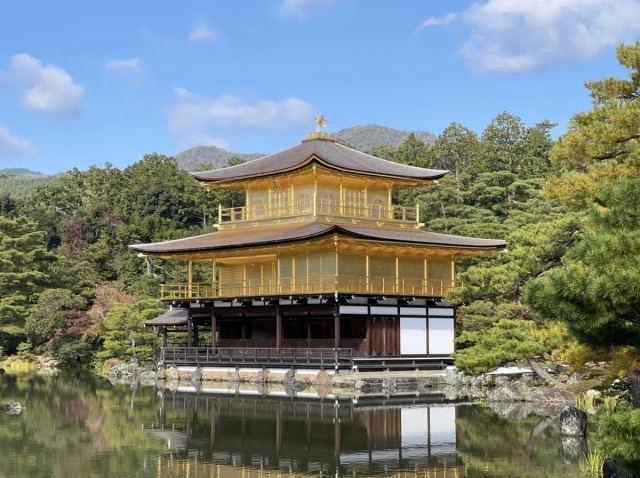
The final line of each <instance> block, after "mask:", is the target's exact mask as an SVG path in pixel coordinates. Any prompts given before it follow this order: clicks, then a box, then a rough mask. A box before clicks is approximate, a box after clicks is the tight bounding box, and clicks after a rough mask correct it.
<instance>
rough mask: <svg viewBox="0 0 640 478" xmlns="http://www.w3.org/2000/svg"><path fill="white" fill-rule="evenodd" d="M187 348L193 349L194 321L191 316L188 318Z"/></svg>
mask: <svg viewBox="0 0 640 478" xmlns="http://www.w3.org/2000/svg"><path fill="white" fill-rule="evenodd" d="M187 347H193V319H192V318H191V314H189V316H188V318H187Z"/></svg>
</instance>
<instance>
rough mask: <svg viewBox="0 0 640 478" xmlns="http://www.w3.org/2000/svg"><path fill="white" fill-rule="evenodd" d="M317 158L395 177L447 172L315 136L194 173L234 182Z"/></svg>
mask: <svg viewBox="0 0 640 478" xmlns="http://www.w3.org/2000/svg"><path fill="white" fill-rule="evenodd" d="M314 160H315V161H317V162H318V163H320V164H322V165H324V166H326V167H328V168H330V169H335V170H340V171H345V172H350V173H357V174H364V175H368V176H380V177H384V178H392V179H403V180H407V179H408V180H417V181H431V180H435V179H439V178H441V177H442V176H444V175H445V174H447V171H444V170H439V169H427V168H418V167H415V166H407V165H406V164H400V163H394V162H393V161H387V160H386V159H381V158H377V157H375V156H371V155H370V154H366V153H362V152H360V151H356V150H355V149H351V148H348V147H347V146H343V145H341V144H338V143H336V142H335V141H333V140H329V139H324V138H314V139H308V140H305V141H303V142H302V143H300V144H298V145H296V146H294V147H292V148H289V149H285V150H284V151H280V152H279V153H275V154H271V155H269V156H263V157H262V158H258V159H254V160H252V161H248V162H246V163H242V164H238V165H236V166H229V167H227V168H221V169H216V170H213V171H206V172H194V173H191V175H192V176H193V177H194V178H195V179H197V180H199V181H202V182H204V183H224V182H234V181H239V180H243V179H248V178H258V177H263V176H270V175H273V174H281V173H285V172H289V171H293V170H296V169H300V168H302V167H304V166H306V165H307V164H309V163H311V162H312V161H314Z"/></svg>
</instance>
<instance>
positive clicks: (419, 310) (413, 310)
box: [400, 307, 427, 317]
mask: <svg viewBox="0 0 640 478" xmlns="http://www.w3.org/2000/svg"><path fill="white" fill-rule="evenodd" d="M400 315H414V316H415V315H417V316H420V317H426V315H427V309H426V307H400Z"/></svg>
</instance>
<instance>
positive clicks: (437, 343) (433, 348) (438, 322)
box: [429, 318, 454, 354]
mask: <svg viewBox="0 0 640 478" xmlns="http://www.w3.org/2000/svg"><path fill="white" fill-rule="evenodd" d="M453 339H454V332H453V318H451V319H434V318H429V354H452V353H453Z"/></svg>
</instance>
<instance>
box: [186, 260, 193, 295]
mask: <svg viewBox="0 0 640 478" xmlns="http://www.w3.org/2000/svg"><path fill="white" fill-rule="evenodd" d="M188 281H189V282H188V286H189V292H188V295H187V297H193V293H192V291H191V288H192V287H193V261H192V260H191V259H189V279H188Z"/></svg>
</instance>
